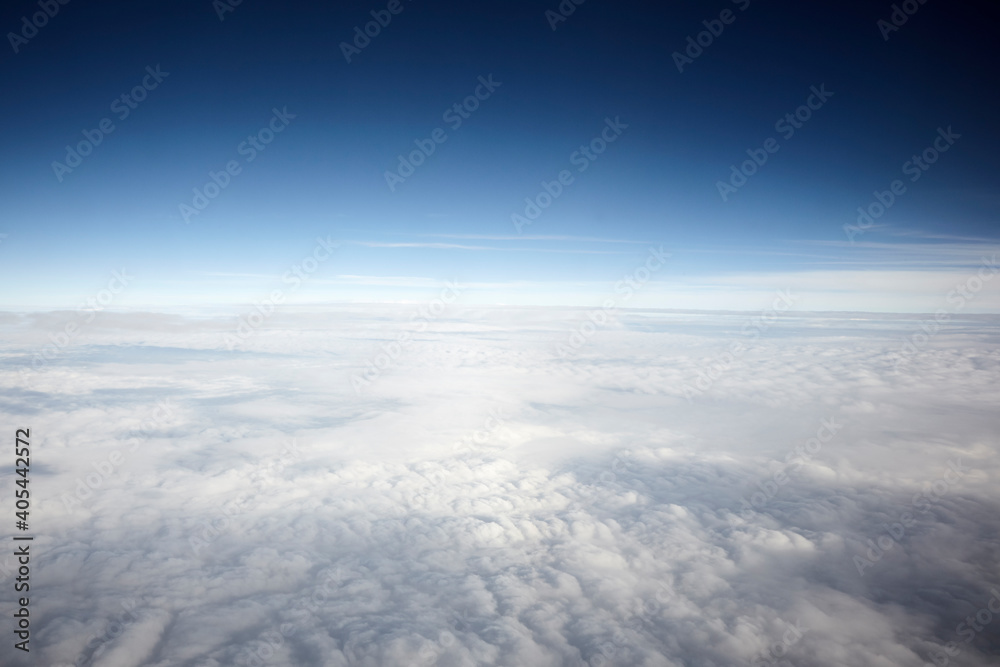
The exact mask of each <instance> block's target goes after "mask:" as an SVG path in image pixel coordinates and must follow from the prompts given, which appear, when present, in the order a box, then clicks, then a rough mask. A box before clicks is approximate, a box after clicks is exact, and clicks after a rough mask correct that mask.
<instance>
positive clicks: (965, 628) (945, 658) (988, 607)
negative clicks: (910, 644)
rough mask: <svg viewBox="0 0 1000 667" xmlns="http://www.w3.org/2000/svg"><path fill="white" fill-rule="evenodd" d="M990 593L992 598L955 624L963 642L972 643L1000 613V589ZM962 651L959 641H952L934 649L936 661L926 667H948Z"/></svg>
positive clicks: (925, 664)
mask: <svg viewBox="0 0 1000 667" xmlns="http://www.w3.org/2000/svg"><path fill="white" fill-rule="evenodd" d="M990 593H991V596H990V599H989V600H987V601H986V603H985V604H984V605H983V606H982V607H980V608H979V609H978V610H977V611H976V613H975V614H970V615H969V616H966V617H965V620H964V621H962V622H961V623H959V624H958V625H956V626H955V634H957V635H958V636H959V637H961V638H962V642H963V643H965V644H970V643H971V642H972V640H973V639H975V638H976V635H977V634H979V633H980V632H982V631H983V630H985V629H986V626H987V625H989V624H990V623H992V622H993V615H994V614H1000V591H998V590H997V589H996V588H991V589H990ZM994 603H996V604H995V605H994ZM961 652H962V647H961V646H959V644H958V642H956V641H950V642H948V643H947V644H945V645H944V646H943V647H942V649H941V650H940V651H932V652H931V653H930V659H931V660H933V661H934V665H931V664H930V663H929V662H925V663H924V667H935V666H936V667H948V665H949V664H951V659H952V658H957V657H958V656H959V654H960V653H961Z"/></svg>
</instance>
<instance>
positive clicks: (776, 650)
mask: <svg viewBox="0 0 1000 667" xmlns="http://www.w3.org/2000/svg"><path fill="white" fill-rule="evenodd" d="M781 623H782V625H784V626H785V627H786V628H787V629H786V630H785V632H784V633H782V635H781V638H780V639H778V640H777V641H775V642H772V643H771V644H770V645H769V646H768V647H767V648H766V649H764V650H763V651H761V652H760V653H758V654H757V655H755V656H754V657H753V658H751V659H750V665H751V667H778V666H779V665H780V666H782V667H785V666H787V667H792V664H793V663H791V662H790V661H789V660H787V659H786V658H785V655H787V654H788V649H790V648H791V647H793V646H795V645H796V644H798V643H799V641H800V640H801V639H802V637H803V636H804V635H805V633H807V632H809V628H807V627H805V626H803V625H802V621H801V620H800V619H795V622H794V623H788V622H787V621H781Z"/></svg>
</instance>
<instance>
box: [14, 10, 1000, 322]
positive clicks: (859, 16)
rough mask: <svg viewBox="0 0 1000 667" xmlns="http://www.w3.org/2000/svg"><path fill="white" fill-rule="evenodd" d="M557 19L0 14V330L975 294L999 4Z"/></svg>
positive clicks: (992, 163)
mask: <svg viewBox="0 0 1000 667" xmlns="http://www.w3.org/2000/svg"><path fill="white" fill-rule="evenodd" d="M43 4H44V3H43ZM561 6H562V8H563V9H562V10H561V11H562V12H563V13H564V14H565V15H563V14H560V13H558V12H560V9H559V8H560V5H559V4H558V3H555V2H513V3H505V4H504V5H503V8H502V9H500V8H499V7H488V8H483V7H472V6H455V5H454V4H452V3H447V4H446V3H435V2H428V1H424V0H417V1H416V2H410V1H409V0H400V2H399V4H398V5H397V4H393V6H392V8H391V9H392V10H394V11H395V12H398V13H393V12H392V11H390V10H389V8H388V6H387V3H368V2H343V3H333V4H331V3H304V2H288V3H280V4H279V3H264V2H254V1H252V0H244V1H243V2H242V3H239V4H236V5H233V4H230V3H224V2H222V0H220V1H219V2H215V3H213V2H209V1H207V0H204V1H202V0H199V1H198V2H185V1H181V2H174V1H171V2H156V1H154V2H143V3H124V2H108V3H99V4H97V3H80V2H68V3H67V4H64V5H57V7H58V11H57V12H55V10H54V9H51V8H50V12H55V13H54V15H53V16H51V18H49V17H47V16H45V15H44V14H43V15H38V17H36V14H37V12H39V11H43V10H41V9H39V5H38V4H37V3H35V2H21V1H18V2H13V3H8V4H7V5H5V6H4V8H3V11H2V13H0V26H3V27H4V31H5V34H6V39H5V41H6V42H7V44H6V45H5V46H4V48H3V49H0V53H2V54H3V55H2V56H0V58H2V59H3V64H2V67H0V82H2V86H3V89H4V90H6V91H8V94H7V95H6V96H5V101H4V105H3V108H2V110H0V119H2V120H3V124H4V127H6V128H7V132H6V137H5V142H4V150H3V158H2V160H0V198H2V201H3V203H4V215H3V219H2V220H0V234H3V236H2V237H0V284H3V285H4V288H5V289H4V290H3V294H2V295H0V307H3V308H7V309H12V310H32V309H52V308H78V307H79V306H80V304H83V303H86V301H87V299H93V298H97V296H98V295H100V293H101V290H104V289H107V286H108V283H109V281H113V280H115V279H114V273H113V272H115V271H118V272H121V271H125V272H126V273H125V275H126V276H128V280H127V281H125V282H127V286H126V287H125V288H124V289H122V290H121V291H120V292H116V293H115V294H114V299H113V300H112V302H111V303H109V304H106V307H108V308H115V309H132V310H135V309H149V308H156V309H175V310H178V309H180V310H183V309H187V310H192V309H203V310H204V311H205V312H217V311H218V309H219V308H232V307H238V306H242V305H244V304H251V303H257V302H259V301H261V300H262V299H265V298H268V296H269V295H271V294H272V293H273V292H274V291H275V290H278V291H280V292H281V293H282V298H283V299H284V300H285V301H286V302H289V303H292V302H295V303H299V304H323V303H331V302H336V303H345V302H347V303H350V302H371V301H389V302H398V301H411V302H420V301H426V300H427V299H428V298H431V297H432V296H433V295H434V294H436V293H437V292H438V291H439V289H440V288H441V287H443V286H444V285H446V284H448V282H449V281H452V282H457V283H458V284H461V285H464V286H466V289H465V290H464V292H463V297H462V298H463V300H464V302H466V303H468V304H479V305H502V304H513V305H546V306H559V305H564V306H593V305H595V304H600V303H601V301H602V300H603V299H605V298H606V295H607V294H609V293H614V289H615V288H614V286H615V285H616V284H617V283H618V282H619V281H620V280H622V279H623V277H625V276H631V275H634V273H635V271H636V270H638V269H639V267H641V266H643V265H645V263H646V261H647V259H648V257H649V253H650V248H655V249H657V250H658V251H659V252H660V253H661V254H666V253H669V260H668V261H665V262H663V266H662V267H661V268H659V269H657V270H656V271H655V274H654V275H653V276H651V278H650V280H649V281H648V282H646V283H644V286H643V288H642V289H641V290H637V293H636V294H635V298H634V299H633V300H631V301H630V303H629V305H630V306H632V307H637V308H668V309H669V308H679V309H728V310H759V309H760V308H761V307H763V306H765V305H766V304H767V303H769V302H770V300H771V299H772V298H773V295H774V293H776V292H777V291H780V290H787V289H793V288H794V289H796V290H799V292H800V294H801V298H802V301H801V302H800V307H803V308H807V309H810V310H819V311H822V310H838V311H854V310H859V311H869V312H872V311H875V312H914V313H930V312H934V311H935V310H938V309H941V308H945V309H950V308H952V305H949V304H950V302H949V299H948V296H949V293H950V292H952V291H953V290H954V289H955V288H956V286H959V285H962V284H965V283H966V282H967V281H968V280H970V279H973V280H974V278H973V277H974V276H975V275H977V272H981V271H983V270H985V271H986V272H987V273H989V271H990V270H992V267H993V266H994V265H993V264H990V263H989V262H991V261H992V262H994V263H995V259H992V258H994V257H995V252H996V249H997V246H998V245H1000V244H998V242H997V238H998V235H997V223H998V218H1000V199H998V197H997V194H996V188H995V183H996V180H997V176H998V174H997V170H998V167H997V161H996V155H997V151H998V148H1000V145H998V144H1000V137H998V133H997V132H996V122H995V118H994V116H995V109H996V108H997V106H998V102H1000V100H998V92H997V91H998V89H997V86H996V85H995V74H994V71H993V70H994V67H993V63H994V62H995V40H994V39H993V36H992V32H991V29H990V26H991V25H993V24H995V22H996V20H997V19H998V18H1000V16H998V11H1000V10H998V9H997V8H996V6H995V5H992V4H989V3H985V2H974V3H962V4H961V6H955V5H954V4H951V5H949V4H947V3H943V2H934V1H930V2H926V3H924V4H914V5H913V6H910V5H907V7H908V8H909V9H911V10H912V11H913V13H912V15H905V19H906V20H905V22H902V19H901V17H903V16H904V14H899V15H897V16H896V21H897V22H898V23H900V25H898V26H897V25H894V24H892V23H891V21H892V20H893V17H892V15H893V11H894V10H893V7H892V6H891V5H889V4H886V5H882V4H879V3H875V4H866V5H846V6H837V7H836V9H832V8H829V7H825V6H813V5H805V6H787V5H774V4H767V3H760V2H757V1H756V0H749V1H747V0H740V1H739V2H723V1H721V0H720V1H719V2H715V3H708V2H687V3H672V5H671V6H670V7H659V6H658V7H650V6H649V5H648V3H629V2H626V3H609V2H600V1H599V0H591V1H590V2H585V3H582V4H579V5H575V4H572V3H569V2H565V3H563V4H562V5H561ZM53 7H56V5H53ZM570 10H572V11H570ZM39 17H40V18H39ZM378 20H381V21H382V23H385V25H384V26H382V25H379V24H376V23H372V22H373V21H378ZM31 21H34V22H35V23H38V24H40V27H36V26H34V25H32V24H31ZM880 21H881V22H882V23H881V24H880ZM367 24H370V25H368V28H367V29H368V30H369V32H370V33H371V34H373V35H374V36H372V37H368V36H365V35H364V34H363V31H364V30H365V29H366V28H365V26H366V25H367ZM887 26H889V27H887ZM356 28H357V31H356V30H355V29H356ZM890 28H891V29H890ZM713 33H718V34H717V35H716V34H713ZM358 35H361V36H360V37H359V36H358ZM689 38H690V41H689ZM699 39H700V40H701V45H699V43H698V40H699ZM137 86H138V87H139V88H138V90H136V87H137ZM133 91H136V92H135V93H134V94H133ZM123 95H124V96H126V97H125V98H124V99H123V97H122V96H123ZM477 95H478V97H477ZM133 97H134V98H135V99H133ZM456 105H459V106H458V110H456V109H455V106H456ZM809 105H812V107H813V108H810V106H809ZM133 107H134V108H133ZM796 113H798V114H799V118H801V119H803V120H801V122H800V121H799V120H796V118H795V116H794V114H796ZM787 114H793V116H792V119H791V121H789V120H788V119H786V115H787ZM102 123H103V124H102ZM275 130H277V131H275ZM602 133H603V134H602ZM255 137H257V138H255ZM435 138H436V139H437V140H435ZM935 142H937V146H938V148H935V147H934V146H935ZM81 143H82V146H81ZM254 143H256V147H255V145H254ZM421 146H422V147H423V149H421ZM77 149H79V152H84V153H87V154H86V155H83V156H79V157H77V155H76V151H77ZM927 150H929V151H930V152H929V153H926V155H929V158H928V162H929V161H931V160H933V163H932V164H930V163H927V162H921V163H920V165H917V164H915V163H914V162H913V158H914V157H917V158H918V160H920V159H921V158H920V156H922V155H925V151H927ZM414 151H417V152H416V153H414ZM421 151H422V152H421ZM71 153H72V154H71ZM411 155H415V157H413V161H414V162H419V163H420V164H418V165H415V166H412V173H411V167H410V166H409V165H401V159H405V160H406V161H407V162H409V161H410V157H411ZM755 156H756V160H757V162H756V163H753V162H747V161H748V160H753V159H754V157H755ZM227 165H228V166H229V168H230V170H231V172H232V173H228V172H227V171H226V169H227ZM921 165H922V166H921ZM734 168H735V169H737V170H742V171H743V173H742V174H740V173H737V174H735V175H734V173H733V169H734ZM213 174H214V181H213ZM387 174H388V175H387ZM747 174H749V175H747ZM560 178H562V181H563V182H560ZM894 181H899V183H898V184H897V191H896V192H895V193H894V192H893V191H892V187H893V182H894ZM218 184H221V187H216V186H217V185H218ZM206 188H207V194H208V195H210V196H205V195H206ZM880 193H884V194H880ZM878 197H881V198H882V203H881V204H880V203H879V202H878V199H877V198H878ZM890 197H891V203H890V199H889V198H890ZM873 205H874V208H872V206H873ZM883 206H884V209H883V208H882V207H883ZM534 207H537V208H534ZM859 207H862V208H863V209H866V210H869V211H873V212H875V213H877V214H878V215H876V216H875V217H874V218H873V219H870V220H869V219H867V218H865V219H862V220H861V221H860V222H859V219H858V216H859V213H858V208H859ZM845 226H846V228H845ZM317 239H322V240H323V241H324V242H325V243H326V244H327V246H332V245H334V244H335V245H336V251H335V252H328V251H327V250H319V251H317V248H320V247H323V246H322V243H320V242H318V241H317ZM314 252H318V253H319V255H321V256H324V257H329V259H326V260H323V261H316V262H313V260H309V259H308V258H309V257H314V259H315V258H316V256H315V255H314V254H313V253H314ZM303 262H306V264H305V269H308V268H313V269H314V270H313V271H308V270H305V271H304V272H303V274H302V275H297V274H294V271H295V269H296V267H300V268H301V265H302V263H303ZM984 267H987V268H986V269H984ZM289 272H293V274H294V275H297V279H298V283H296V282H295V279H294V278H288V279H286V277H287V276H288V275H289ZM989 275H990V276H991V277H992V273H989ZM119 282H121V281H119ZM116 284H118V283H116ZM996 285H997V284H996V283H994V282H990V281H987V282H985V283H984V284H983V285H982V286H981V289H977V290H976V292H975V298H967V299H965V301H966V303H965V304H964V306H963V309H964V311H965V312H981V313H990V312H998V309H1000V297H998V296H997V291H996V289H997V288H996Z"/></svg>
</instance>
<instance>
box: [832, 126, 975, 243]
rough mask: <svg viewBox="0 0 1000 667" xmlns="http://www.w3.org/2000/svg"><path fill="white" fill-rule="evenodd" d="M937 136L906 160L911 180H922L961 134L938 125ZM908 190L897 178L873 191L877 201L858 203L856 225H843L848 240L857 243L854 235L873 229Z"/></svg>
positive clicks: (907, 171)
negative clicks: (859, 204) (886, 188)
mask: <svg viewBox="0 0 1000 667" xmlns="http://www.w3.org/2000/svg"><path fill="white" fill-rule="evenodd" d="M937 133H938V136H936V137H934V141H933V142H931V145H930V146H928V147H927V148H925V149H924V150H922V151H921V152H920V154H919V155H913V156H912V157H910V159H909V160H907V161H906V162H904V163H903V166H902V170H903V173H904V174H905V175H907V176H909V177H910V182H911V183H916V182H917V181H918V180H920V177H921V176H923V175H924V172H926V171H927V170H928V169H930V168H931V165H933V164H934V163H935V162H937V161H938V158H940V157H941V154H942V153H946V152H948V150H949V149H950V148H951V147H952V146H954V145H955V141H957V140H958V139H961V138H962V135H961V134H955V133H954V132H953V131H952V129H951V125H949V126H948V129H947V130H945V129H944V128H941V127H939V128H938V129H937ZM904 194H906V184H904V183H903V181H901V180H899V179H896V180H894V181H892V182H891V183H890V184H889V189H888V190H885V191H882V192H879V191H878V190H875V191H874V192H873V193H872V195H873V196H874V197H875V201H873V202H871V203H870V204H868V205H867V206H859V207H858V218H857V224H856V225H844V234H846V235H847V240H848V241H850V242H851V245H854V237H855V236H858V235H860V234H864V233H865V232H866V231H868V230H869V229H871V227H872V225H874V224H875V221H876V220H878V219H879V218H881V217H882V216H883V215H885V213H886V211H888V210H889V209H890V208H891V207H892V205H893V204H895V203H896V200H897V199H898V198H899V197H901V196H903V195H904Z"/></svg>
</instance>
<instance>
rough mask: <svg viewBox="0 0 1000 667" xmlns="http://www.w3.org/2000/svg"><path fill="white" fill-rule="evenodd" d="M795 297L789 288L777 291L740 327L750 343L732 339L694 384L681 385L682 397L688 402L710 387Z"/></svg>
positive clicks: (699, 373)
mask: <svg viewBox="0 0 1000 667" xmlns="http://www.w3.org/2000/svg"><path fill="white" fill-rule="evenodd" d="M795 299H796V297H795V296H794V295H793V294H792V291H791V290H790V289H786V290H784V291H783V292H781V291H779V292H777V297H775V299H774V300H773V301H772V302H771V306H770V307H768V308H765V309H764V310H762V311H761V313H760V314H759V315H757V316H756V317H753V318H750V319H749V320H747V322H746V323H745V324H744V325H743V327H742V328H741V329H740V333H741V334H743V335H744V336H746V337H747V338H749V339H750V343H745V342H744V341H743V340H734V341H733V342H732V343H730V345H729V349H728V350H727V351H725V352H723V353H722V354H721V355H719V356H718V357H716V359H715V360H714V361H712V362H711V363H710V364H708V366H707V367H703V368H701V369H700V370H699V371H698V379H697V380H695V381H694V385H690V384H685V385H684V386H683V387H682V389H681V390H682V391H683V392H684V397H685V398H686V399H687V400H688V403H690V402H692V401H693V399H694V397H695V396H696V395H701V394H703V393H705V392H706V391H708V390H709V389H711V388H712V385H713V384H715V381H716V380H718V379H719V378H720V377H722V375H723V374H724V373H725V372H726V371H728V370H729V369H730V368H732V366H733V364H734V363H736V360H737V359H739V358H740V357H742V356H743V354H744V353H746V351H747V350H750V349H752V348H753V345H752V343H754V342H756V341H757V339H759V338H760V336H761V334H763V333H764V332H766V331H767V330H768V329H770V328H771V325H772V324H774V323H775V322H777V321H778V317H779V316H780V315H781V314H782V313H784V312H786V311H787V310H789V309H790V308H791V307H792V304H794V303H795Z"/></svg>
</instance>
